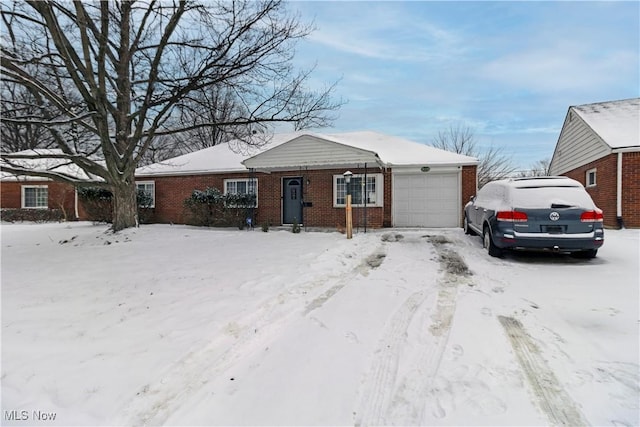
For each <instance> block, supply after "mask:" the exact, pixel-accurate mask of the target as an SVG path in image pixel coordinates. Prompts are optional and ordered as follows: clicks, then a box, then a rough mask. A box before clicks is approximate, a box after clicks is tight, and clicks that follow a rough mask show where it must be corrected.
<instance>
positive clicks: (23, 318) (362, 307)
mask: <svg viewBox="0 0 640 427" xmlns="http://www.w3.org/2000/svg"><path fill="white" fill-rule="evenodd" d="M1 228H2V241H1V245H2V265H1V266H2V422H1V423H2V424H3V425H34V424H36V425H292V424H295V425H354V424H356V425H379V424H389V425H416V424H422V425H549V424H552V425H562V424H564V425H584V424H590V425H622V426H624V425H628V426H632V425H638V424H639V423H640V420H639V415H638V413H639V404H638V402H639V398H640V389H639V376H638V369H639V368H638V357H639V342H638V341H639V339H638V337H639V333H638V332H639V323H638V319H640V316H639V274H640V272H639V259H640V254H639V249H640V239H639V237H640V233H639V232H638V231H637V230H636V231H632V230H624V231H613V230H608V231H607V234H606V240H605V245H604V247H603V248H602V249H601V250H600V252H599V254H598V257H597V258H596V259H594V260H577V259H574V258H571V257H567V256H550V255H522V254H514V255H507V256H506V257H505V258H504V259H495V258H491V257H489V256H488V255H487V254H486V253H485V252H484V251H483V250H482V248H481V242H480V238H478V237H468V236H465V235H464V234H463V233H462V231H461V230H458V229H446V230H439V229H438V230H436V229H429V230H379V231H374V232H370V233H367V234H364V233H360V234H357V235H355V236H354V239H352V240H347V239H345V237H344V236H343V235H341V234H339V233H304V232H303V233H301V234H293V233H290V232H287V231H274V230H272V231H270V232H269V233H263V232H261V231H259V230H256V231H252V232H250V231H236V230H214V229H199V228H193V227H187V226H168V225H153V226H143V227H142V228H140V229H136V230H127V231H125V232H122V233H120V234H118V235H113V234H110V233H105V231H106V230H107V227H106V226H95V225H91V224H88V223H72V224H36V225H33V224H3V225H2V227H1Z"/></svg>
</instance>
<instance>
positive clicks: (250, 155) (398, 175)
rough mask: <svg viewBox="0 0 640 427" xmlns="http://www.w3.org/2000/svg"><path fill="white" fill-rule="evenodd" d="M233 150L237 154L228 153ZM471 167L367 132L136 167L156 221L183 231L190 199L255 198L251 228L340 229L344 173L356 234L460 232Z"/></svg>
mask: <svg viewBox="0 0 640 427" xmlns="http://www.w3.org/2000/svg"><path fill="white" fill-rule="evenodd" d="M234 147H235V149H234ZM477 163H478V161H477V159H475V158H472V157H468V156H463V155H459V154H456V153H451V152H448V151H444V150H439V149H436V148H434V147H430V146H427V145H423V144H418V143H415V142H411V141H407V140H404V139H401V138H397V137H391V136H387V135H382V134H379V133H374V132H352V133H343V134H332V135H324V134H317V133H300V132H299V133H293V134H276V135H274V136H273V138H271V139H270V141H268V142H267V143H266V144H264V145H262V146H258V147H253V146H246V145H243V144H241V143H238V141H232V142H230V143H228V144H221V145H217V146H214V147H210V148H206V149H204V150H200V151H197V152H193V153H189V154H186V155H183V156H180V157H176V158H173V159H169V160H166V161H164V162H160V163H156V164H153V165H148V166H144V167H141V168H139V169H138V170H137V171H136V182H137V183H138V185H144V186H146V189H147V190H148V191H149V193H150V194H153V195H154V208H153V211H154V212H153V218H154V221H155V222H163V223H186V222H187V221H188V217H187V212H186V210H185V208H184V200H185V199H187V198H188V197H189V196H190V195H191V193H192V192H193V190H205V189H206V188H207V187H215V188H218V189H219V190H221V191H224V192H225V193H227V192H236V193H246V192H255V193H256V194H257V208H256V210H255V211H254V212H255V217H256V219H255V221H256V224H261V223H264V222H269V223H270V224H272V225H280V224H292V223H294V222H298V223H300V224H304V225H305V226H311V227H338V228H340V227H342V226H344V223H345V214H344V212H345V211H344V208H345V195H346V185H345V179H344V176H343V174H344V172H346V171H351V172H352V173H353V177H352V178H351V184H350V186H349V189H350V192H351V194H352V200H353V206H354V208H353V223H354V227H364V226H367V227H374V228H378V227H390V226H396V227H457V226H459V225H460V223H461V212H462V208H463V206H464V204H465V203H466V201H467V200H468V199H469V197H471V196H472V195H473V194H475V192H476V182H477V181H476V167H477Z"/></svg>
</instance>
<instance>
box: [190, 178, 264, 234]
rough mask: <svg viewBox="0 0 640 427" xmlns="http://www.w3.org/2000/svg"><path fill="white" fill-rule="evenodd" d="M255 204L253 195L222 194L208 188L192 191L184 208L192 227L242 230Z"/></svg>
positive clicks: (215, 189)
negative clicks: (235, 227)
mask: <svg viewBox="0 0 640 427" xmlns="http://www.w3.org/2000/svg"><path fill="white" fill-rule="evenodd" d="M255 202H256V196H255V195H254V194H231V193H229V194H224V193H223V192H222V191H220V190H218V189H217V188H212V187H208V188H207V189H206V190H193V192H192V193H191V196H190V197H189V198H187V199H186V200H185V201H184V206H185V208H186V209H187V210H188V211H189V214H190V218H189V223H190V224H192V225H200V226H207V227H210V226H218V227H233V226H237V227H238V228H240V229H241V230H242V229H243V228H244V227H245V225H246V224H247V217H248V214H249V210H250V209H251V208H253V207H254V206H255ZM252 220H253V218H252ZM252 222H253V221H252Z"/></svg>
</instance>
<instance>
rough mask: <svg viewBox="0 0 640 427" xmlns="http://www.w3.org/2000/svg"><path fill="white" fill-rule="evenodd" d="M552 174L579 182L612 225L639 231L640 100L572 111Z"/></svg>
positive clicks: (582, 107)
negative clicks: (634, 228) (637, 228)
mask: <svg viewBox="0 0 640 427" xmlns="http://www.w3.org/2000/svg"><path fill="white" fill-rule="evenodd" d="M549 173H550V175H566V176H568V177H571V178H573V179H575V180H577V181H580V182H581V183H582V184H583V185H584V186H585V187H586V189H587V191H588V192H589V194H591V197H592V198H593V200H594V202H595V203H596V205H598V207H600V209H602V210H603V212H604V224H605V226H607V227H616V228H619V227H622V226H624V227H640V98H633V99H626V100H621V101H611V102H600V103H596V104H586V105H579V106H575V107H569V111H568V112H567V116H566V117H565V120H564V125H563V126H562V130H561V132H560V137H559V138H558V143H557V144H556V148H555V151H554V153H553V157H552V159H551V164H550V166H549Z"/></svg>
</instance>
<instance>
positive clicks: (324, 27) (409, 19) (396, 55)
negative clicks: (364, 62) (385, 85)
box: [309, 2, 463, 62]
mask: <svg viewBox="0 0 640 427" xmlns="http://www.w3.org/2000/svg"><path fill="white" fill-rule="evenodd" d="M329 4H331V2H330V3H329ZM342 5H344V6H342ZM419 5H420V4H419V3H415V4H411V3H393V4H389V3H375V2H374V3H366V5H365V4H363V3H341V8H340V14H334V15H333V16H332V18H331V19H327V18H328V17H327V16H325V15H322V24H321V25H318V29H317V30H316V31H314V32H313V33H312V34H311V35H310V36H309V41H310V42H312V43H315V44H319V45H322V46H325V47H329V48H331V49H333V50H335V51H338V52H340V53H345V54H352V55H357V56H360V57H363V58H369V59H376V60H390V61H403V62H423V61H438V60H445V59H446V58H448V57H450V56H451V54H452V52H454V51H460V50H462V49H463V45H462V44H460V43H459V38H458V36H457V35H456V34H455V33H454V32H452V31H450V30H447V29H445V28H444V27H442V26H439V25H436V24H434V23H431V22H429V21H428V20H426V19H425V18H424V17H423V16H421V14H420V13H419V8H418V7H416V6H419ZM327 10H328V11H333V12H335V10H336V9H335V5H334V8H333V9H327ZM327 13H329V12H327Z"/></svg>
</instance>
